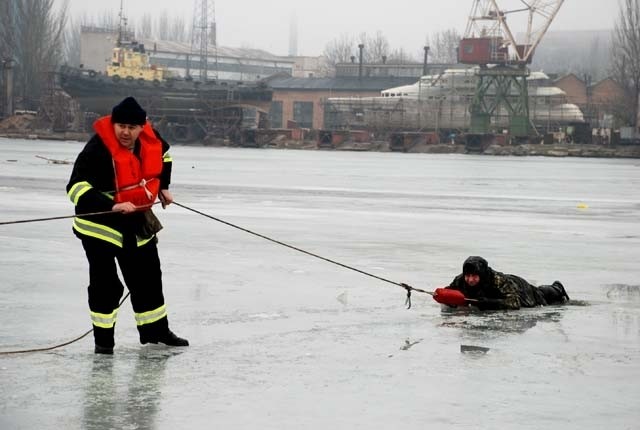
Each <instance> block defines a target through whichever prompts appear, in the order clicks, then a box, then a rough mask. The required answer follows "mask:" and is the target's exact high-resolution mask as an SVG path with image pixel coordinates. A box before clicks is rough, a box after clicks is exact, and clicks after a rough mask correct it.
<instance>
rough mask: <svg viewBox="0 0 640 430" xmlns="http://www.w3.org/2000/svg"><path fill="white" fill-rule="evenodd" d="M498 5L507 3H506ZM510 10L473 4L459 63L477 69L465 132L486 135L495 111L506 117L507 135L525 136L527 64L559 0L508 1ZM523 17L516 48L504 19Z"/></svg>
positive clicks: (487, 0) (479, 0)
mask: <svg viewBox="0 0 640 430" xmlns="http://www.w3.org/2000/svg"><path fill="white" fill-rule="evenodd" d="M501 3H503V4H506V3H508V1H507V0H503V1H501ZM511 3H512V4H514V3H515V6H517V8H516V7H514V8H513V9H510V10H508V9H505V8H501V7H500V6H499V5H498V0H474V2H473V6H472V9H471V14H470V15H469V21H468V24H467V29H466V31H465V35H464V37H463V39H462V40H461V42H460V47H459V59H460V62H461V63H463V64H473V65H477V66H479V68H478V71H477V77H478V79H477V83H476V91H475V94H474V98H473V100H472V102H471V107H470V110H471V130H470V131H471V133H472V134H486V133H489V132H490V130H491V124H492V118H493V117H494V116H495V115H497V113H498V112H499V111H500V110H501V109H505V110H506V112H507V114H508V116H509V133H510V134H511V135H512V136H528V135H529V134H530V130H531V128H530V119H529V93H528V87H527V76H529V69H528V68H527V65H528V64H531V60H532V58H533V53H534V51H535V49H536V47H537V46H538V45H539V44H540V41H541V40H542V38H543V37H544V35H545V33H546V32H547V30H548V29H549V26H550V25H551V22H552V21H553V20H554V18H555V17H556V15H557V14H558V10H559V9H560V7H561V6H562V3H564V0H526V1H525V0H511ZM517 14H520V16H522V15H523V14H527V17H526V18H527V20H526V26H527V29H526V33H525V39H524V41H523V43H520V44H518V43H517V42H516V39H515V37H514V34H513V32H512V30H511V28H510V27H509V25H508V24H507V17H510V16H512V15H517Z"/></svg>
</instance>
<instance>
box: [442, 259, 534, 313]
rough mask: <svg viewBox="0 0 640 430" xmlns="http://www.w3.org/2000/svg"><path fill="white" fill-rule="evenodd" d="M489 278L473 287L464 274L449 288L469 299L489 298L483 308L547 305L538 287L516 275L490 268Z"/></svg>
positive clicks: (457, 277) (513, 308)
mask: <svg viewBox="0 0 640 430" xmlns="http://www.w3.org/2000/svg"><path fill="white" fill-rule="evenodd" d="M488 275H489V276H487V278H488V279H486V280H483V281H482V282H481V283H480V284H479V285H477V286H475V287H471V286H469V285H467V284H466V282H465V281H464V275H463V274H460V275H458V276H456V277H455V278H454V280H453V281H452V282H451V284H449V286H448V287H447V288H450V289H453V290H458V291H461V292H462V293H463V294H464V296H465V297H466V298H468V299H479V300H483V299H487V300H489V302H488V303H485V304H484V306H482V309H496V310H497V309H512V310H515V309H520V308H521V307H524V308H531V307H535V306H540V305H546V302H545V300H544V297H543V296H542V294H541V293H540V291H538V289H537V288H536V287H535V286H533V285H531V284H530V283H528V282H527V281H526V280H524V279H522V278H521V277H519V276H516V275H509V274H505V273H501V272H497V271H495V270H492V269H489V274H488Z"/></svg>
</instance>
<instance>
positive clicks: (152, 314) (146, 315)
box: [134, 305, 167, 326]
mask: <svg viewBox="0 0 640 430" xmlns="http://www.w3.org/2000/svg"><path fill="white" fill-rule="evenodd" d="M134 315H135V317H136V324H137V325H138V326H141V325H146V324H153V323H154V322H156V321H158V320H161V319H162V318H164V317H166V316H167V306H166V305H162V306H160V307H159V308H157V309H154V310H152V311H148V312H142V313H135V314H134Z"/></svg>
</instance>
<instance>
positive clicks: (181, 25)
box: [168, 16, 188, 42]
mask: <svg viewBox="0 0 640 430" xmlns="http://www.w3.org/2000/svg"><path fill="white" fill-rule="evenodd" d="M186 26H187V24H186V20H185V18H184V17H183V16H174V17H173V19H172V20H171V23H170V25H169V35H168V40H173V41H175V42H187V41H188V35H187V32H186V31H185V29H186Z"/></svg>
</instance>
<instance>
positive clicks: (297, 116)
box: [293, 102, 313, 128]
mask: <svg viewBox="0 0 640 430" xmlns="http://www.w3.org/2000/svg"><path fill="white" fill-rule="evenodd" d="M293 120H294V121H295V122H296V123H297V124H298V127H301V128H312V127H313V102H293Z"/></svg>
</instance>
